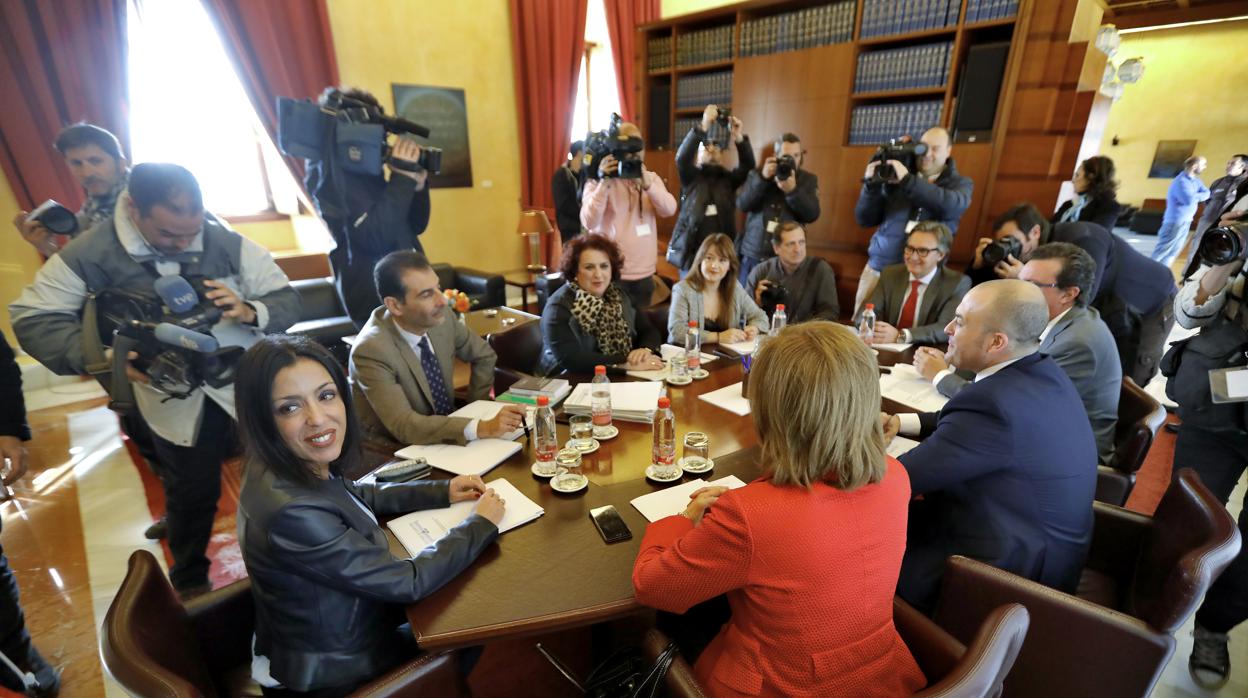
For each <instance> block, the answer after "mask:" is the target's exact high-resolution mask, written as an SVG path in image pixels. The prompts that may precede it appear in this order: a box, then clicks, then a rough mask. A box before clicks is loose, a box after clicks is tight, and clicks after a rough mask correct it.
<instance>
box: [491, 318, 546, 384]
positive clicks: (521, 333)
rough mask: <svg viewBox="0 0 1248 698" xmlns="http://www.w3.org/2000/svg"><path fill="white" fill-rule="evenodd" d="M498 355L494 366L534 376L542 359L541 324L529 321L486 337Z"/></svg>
mask: <svg viewBox="0 0 1248 698" xmlns="http://www.w3.org/2000/svg"><path fill="white" fill-rule="evenodd" d="M485 341H487V342H489V345H490V348H491V349H493V350H494V353H495V354H498V361H497V362H496V365H497V366H499V367H502V368H509V369H511V370H513V371H519V372H521V373H528V374H534V373H536V372H537V367H538V364H539V363H540V362H541V359H542V323H541V322H538V321H536V320H535V321H530V322H526V323H523V324H520V325H516V326H515V327H511V328H509V329H506V330H503V331H502V332H494V333H492V334H490V335H489V336H488V337H486V339H485Z"/></svg>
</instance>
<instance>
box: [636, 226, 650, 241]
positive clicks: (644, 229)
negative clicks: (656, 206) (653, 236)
mask: <svg viewBox="0 0 1248 698" xmlns="http://www.w3.org/2000/svg"><path fill="white" fill-rule="evenodd" d="M634 230H636V231H637V237H639V238H644V237H646V236H647V235H649V234H650V224H649V223H642V224H641V225H638V226H637V227H636V228H634Z"/></svg>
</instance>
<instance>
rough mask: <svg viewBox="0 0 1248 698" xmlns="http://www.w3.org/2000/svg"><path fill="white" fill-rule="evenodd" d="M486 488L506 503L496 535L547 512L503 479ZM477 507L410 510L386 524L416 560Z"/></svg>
mask: <svg viewBox="0 0 1248 698" xmlns="http://www.w3.org/2000/svg"><path fill="white" fill-rule="evenodd" d="M485 486H486V487H489V488H492V489H493V490H494V491H495V492H497V493H498V496H499V497H502V498H503V500H504V501H506V502H507V511H506V513H504V514H503V520H502V521H500V522H499V524H498V532H499V533H506V532H508V531H510V530H511V529H513V528H515V527H517V526H520V525H523V524H526V523H528V522H530V521H532V520H534V519H536V518H537V517H539V516H541V515H542V514H545V513H546V510H545V509H543V508H541V507H540V506H538V505H537V503H536V502H534V501H533V500H532V499H529V498H528V497H526V496H524V494H522V493H521V492H520V490H518V489H516V488H515V486H514V485H512V484H511V483H510V482H507V481H506V480H504V479H502V478H499V479H497V480H494V481H491V482H487V483H485ZM476 508H477V503H476V502H475V501H472V500H469V501H466V502H456V503H454V504H452V505H451V506H449V507H447V508H445V509H425V510H424V511H413V512H412V513H410V514H406V515H404V516H400V517H399V518H397V519H394V520H393V521H391V522H390V523H389V524H387V525H388V526H389V527H390V530H391V531H393V532H394V537H395V538H398V539H399V542H400V543H402V544H403V547H404V548H407V553H408V554H409V555H411V556H413V557H415V556H416V555H418V554H419V553H420V551H422V550H424V549H425V548H428V547H429V546H431V545H433V544H434V543H436V542H438V541H439V540H440V539H441V538H442V537H443V536H445V535H446V534H447V533H449V532H450V530H451V529H452V528H455V527H456V526H458V525H459V524H460V523H461V522H463V520H464V519H466V518H468V517H469V516H471V515H472V512H474V511H475V510H476Z"/></svg>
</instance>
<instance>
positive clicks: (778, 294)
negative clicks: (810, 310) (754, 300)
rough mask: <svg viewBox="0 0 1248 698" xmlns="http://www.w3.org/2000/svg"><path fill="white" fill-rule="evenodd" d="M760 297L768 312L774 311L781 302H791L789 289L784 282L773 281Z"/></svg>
mask: <svg viewBox="0 0 1248 698" xmlns="http://www.w3.org/2000/svg"><path fill="white" fill-rule="evenodd" d="M758 295H759V299H760V300H762V301H763V303H762V306H763V309H764V310H766V311H767V312H769V313H770V312H773V311H774V310H775V309H776V306H777V305H779V304H781V303H786V304H787V303H788V302H789V289H787V288H785V286H784V284H780V283H775V282H773V283H772V284H771V285H770V286H768V287H767V288H764V289H763V290H762V291H761V292H760V293H759V294H758Z"/></svg>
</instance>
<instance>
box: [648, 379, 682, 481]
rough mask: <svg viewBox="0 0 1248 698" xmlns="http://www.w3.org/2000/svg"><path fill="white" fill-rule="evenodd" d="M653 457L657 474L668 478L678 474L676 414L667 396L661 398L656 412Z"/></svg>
mask: <svg viewBox="0 0 1248 698" xmlns="http://www.w3.org/2000/svg"><path fill="white" fill-rule="evenodd" d="M651 459H652V461H653V462H654V469H655V475H657V476H659V477H660V478H664V479H666V478H670V477H672V476H674V475H675V474H676V472H677V466H676V416H675V415H673V414H672V401H671V399H670V398H667V397H661V398H659V409H658V411H657V412H655V413H654V446H653V448H652V449H651Z"/></svg>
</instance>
